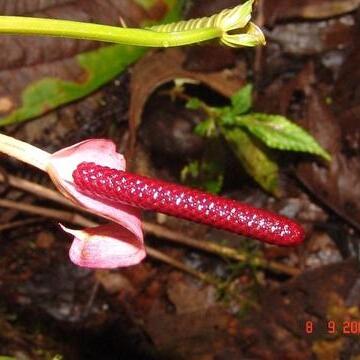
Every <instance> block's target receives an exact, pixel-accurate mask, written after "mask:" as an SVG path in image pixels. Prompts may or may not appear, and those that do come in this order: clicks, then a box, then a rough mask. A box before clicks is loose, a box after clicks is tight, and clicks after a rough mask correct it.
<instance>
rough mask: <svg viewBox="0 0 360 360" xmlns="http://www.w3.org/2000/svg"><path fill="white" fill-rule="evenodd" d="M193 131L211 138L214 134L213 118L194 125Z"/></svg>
mask: <svg viewBox="0 0 360 360" xmlns="http://www.w3.org/2000/svg"><path fill="white" fill-rule="evenodd" d="M194 132H195V134H196V135H199V136H201V137H205V138H211V137H214V136H215V135H216V124H215V121H214V120H213V119H207V120H204V121H202V122H201V123H200V124H198V125H196V127H195V129H194Z"/></svg>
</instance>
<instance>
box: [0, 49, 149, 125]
mask: <svg viewBox="0 0 360 360" xmlns="http://www.w3.org/2000/svg"><path fill="white" fill-rule="evenodd" d="M144 53H145V49H143V48H139V47H138V48H137V47H132V46H122V45H114V46H107V47H103V48H100V49H98V50H95V51H90V52H87V53H83V54H80V55H77V56H76V61H77V62H78V64H79V66H80V67H81V68H82V69H83V70H84V72H85V74H86V76H85V77H84V78H85V80H84V81H79V82H72V81H64V80H61V79H58V78H44V79H41V80H39V81H37V82H34V83H32V84H30V85H29V86H28V87H27V88H25V90H24V91H23V93H22V95H21V100H22V101H21V107H20V108H17V109H15V110H14V111H13V112H11V113H10V114H9V115H8V116H6V117H4V118H2V119H0V126H2V125H9V124H13V123H19V122H22V121H25V120H27V119H30V118H33V117H36V116H38V115H41V114H43V113H45V112H47V111H49V110H52V109H54V108H56V107H58V106H60V105H63V104H66V103H68V102H71V101H74V100H76V99H79V98H81V97H84V96H86V95H88V94H90V93H91V92H93V91H94V90H96V89H98V88H99V87H100V86H102V85H103V84H105V83H106V82H108V81H110V80H111V79H112V78H114V77H115V76H116V75H118V74H119V73H121V72H122V71H123V70H124V69H126V67H127V66H129V65H130V64H131V63H133V62H135V61H136V60H137V59H139V58H140V56H142V55H143V54H144Z"/></svg>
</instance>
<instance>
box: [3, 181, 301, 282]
mask: <svg viewBox="0 0 360 360" xmlns="http://www.w3.org/2000/svg"><path fill="white" fill-rule="evenodd" d="M3 180H4V178H3V176H2V175H1V174H0V181H3ZM7 180H8V182H9V184H10V185H12V186H14V187H16V188H18V189H21V190H24V191H27V192H30V193H32V194H34V195H36V196H39V197H43V198H46V199H49V200H52V201H55V202H58V203H60V204H62V205H65V206H69V207H71V208H74V209H77V210H81V211H86V210H85V209H82V208H80V207H77V206H76V205H75V204H74V203H72V202H71V201H69V200H67V199H66V198H64V197H63V196H62V195H61V194H59V193H58V192H57V191H55V190H51V189H49V188H47V187H45V186H42V185H39V184H36V183H33V182H31V181H28V180H24V179H21V178H18V177H15V176H12V175H9V176H8V177H7ZM42 215H44V216H46V214H42ZM73 215H75V214H73ZM63 221H67V220H63ZM87 221H88V220H87ZM79 225H80V226H93V225H83V224H79ZM143 229H144V230H145V232H147V233H148V234H151V235H154V236H156V237H159V238H163V239H166V240H170V241H172V242H176V243H178V244H182V245H185V246H189V247H192V248H196V249H199V250H202V251H206V252H209V253H212V254H215V255H220V256H223V257H227V258H230V259H234V260H237V261H249V259H248V258H247V256H246V255H244V254H241V253H239V252H238V251H237V250H236V249H233V248H231V247H227V246H222V245H218V244H215V243H211V242H208V241H201V240H196V239H191V238H189V237H188V236H186V235H183V234H180V233H178V232H175V231H172V230H169V229H167V228H165V227H163V226H160V225H156V224H152V223H148V222H143ZM253 261H255V262H256V265H258V266H261V267H263V268H266V269H269V270H271V271H275V272H280V273H283V274H287V275H290V276H296V275H299V274H300V273H301V271H300V270H299V269H297V268H294V267H291V266H288V265H285V264H281V263H277V262H275V261H266V260H263V259H253Z"/></svg>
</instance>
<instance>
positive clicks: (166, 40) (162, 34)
mask: <svg viewBox="0 0 360 360" xmlns="http://www.w3.org/2000/svg"><path fill="white" fill-rule="evenodd" d="M253 2H254V0H249V1H247V2H246V3H244V4H242V5H239V6H237V7H235V8H233V9H226V10H224V11H222V12H220V13H219V14H215V15H213V16H211V17H204V18H201V19H192V20H188V21H180V22H178V23H172V24H167V25H164V26H161V25H160V26H153V27H148V28H144V29H138V28H123V27H117V26H109V25H100V24H92V23H86V22H78V21H69V20H57V19H45V18H34V17H23V16H0V33H3V34H10V35H16V34H21V35H43V36H56V37H67V38H75V39H84V40H96V41H104V42H111V43H117V44H123V45H135V46H147V47H171V46H182V45H189V44H194V43H198V42H203V41H208V40H212V39H216V38H220V41H221V42H222V43H224V44H226V45H228V46H232V47H239V46H256V45H263V44H265V38H264V35H263V33H262V32H261V30H260V29H259V28H258V27H257V26H256V25H255V24H253V23H251V22H250V18H251V11H252V5H253Z"/></svg>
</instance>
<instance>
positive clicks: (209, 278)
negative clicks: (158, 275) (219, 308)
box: [146, 246, 220, 286]
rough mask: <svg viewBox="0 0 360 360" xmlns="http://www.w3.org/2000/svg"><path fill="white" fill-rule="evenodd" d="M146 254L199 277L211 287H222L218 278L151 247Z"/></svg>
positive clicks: (147, 247) (147, 248)
mask: <svg viewBox="0 0 360 360" xmlns="http://www.w3.org/2000/svg"><path fill="white" fill-rule="evenodd" d="M146 252H147V253H148V254H149V255H150V256H151V257H152V258H153V259H157V260H160V261H162V262H164V263H166V264H168V265H171V266H172V267H174V268H176V269H179V270H181V271H184V272H187V273H189V274H191V275H193V276H195V277H197V278H198V279H200V280H202V281H204V282H207V283H209V284H211V285H215V286H219V285H220V281H219V280H217V279H216V278H214V277H212V276H210V275H208V274H205V273H203V272H201V271H197V270H195V269H193V268H191V267H188V266H186V265H185V264H184V263H182V262H181V261H178V260H176V259H174V258H172V257H170V256H168V255H166V254H164V253H163V252H160V251H159V250H156V249H154V248H151V247H149V246H146Z"/></svg>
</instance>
